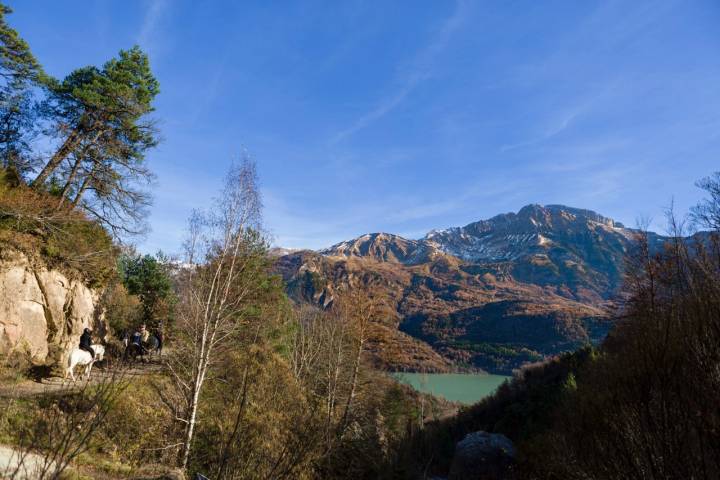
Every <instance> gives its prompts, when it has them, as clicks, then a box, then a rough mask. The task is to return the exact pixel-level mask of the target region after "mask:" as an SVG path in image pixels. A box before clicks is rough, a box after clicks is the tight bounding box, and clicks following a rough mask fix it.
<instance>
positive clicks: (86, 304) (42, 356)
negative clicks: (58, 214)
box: [0, 251, 103, 364]
mask: <svg viewBox="0 0 720 480" xmlns="http://www.w3.org/2000/svg"><path fill="white" fill-rule="evenodd" d="M2 254H3V255H2V259H1V260H0V355H3V354H8V353H10V352H13V351H20V352H23V353H26V354H27V355H28V356H29V357H30V359H31V360H32V361H33V363H36V364H42V363H47V364H52V363H62V362H65V361H66V359H67V356H68V355H69V353H70V351H72V349H73V348H74V346H75V345H76V344H77V343H78V341H79V338H80V335H81V333H82V331H83V329H84V328H85V327H91V328H92V327H93V326H99V325H100V324H102V323H103V316H102V314H101V312H99V310H98V308H97V305H98V300H99V297H100V293H99V292H97V291H95V290H93V289H91V288H89V287H87V286H86V285H84V284H83V283H82V281H81V280H79V279H74V278H68V276H66V275H65V274H64V273H62V272H60V271H58V270H49V269H47V268H45V267H44V266H42V265H35V264H33V263H32V262H30V260H29V259H28V258H27V256H25V255H23V254H21V253H19V252H8V251H3V252H2Z"/></svg>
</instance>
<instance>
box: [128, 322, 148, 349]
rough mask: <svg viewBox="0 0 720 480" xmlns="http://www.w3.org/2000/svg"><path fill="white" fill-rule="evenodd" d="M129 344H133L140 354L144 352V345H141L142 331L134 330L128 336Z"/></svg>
mask: <svg viewBox="0 0 720 480" xmlns="http://www.w3.org/2000/svg"><path fill="white" fill-rule="evenodd" d="M141 330H142V328H141ZM130 345H135V347H136V348H137V350H138V352H140V354H144V353H145V347H144V346H143V342H142V333H141V332H140V330H135V331H134V332H133V334H132V336H131V337H130Z"/></svg>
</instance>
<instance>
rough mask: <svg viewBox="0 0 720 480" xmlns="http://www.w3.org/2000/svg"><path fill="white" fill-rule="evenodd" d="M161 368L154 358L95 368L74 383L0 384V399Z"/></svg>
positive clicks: (48, 380) (57, 379) (129, 377)
mask: <svg viewBox="0 0 720 480" xmlns="http://www.w3.org/2000/svg"><path fill="white" fill-rule="evenodd" d="M162 368H163V366H162V364H161V362H160V360H159V359H157V358H154V359H151V360H150V361H149V362H148V363H135V364H133V365H131V366H129V367H123V368H120V369H115V368H111V367H108V366H99V367H95V368H93V369H92V371H91V373H90V379H89V380H85V379H81V378H80V375H79V374H78V373H76V374H75V378H76V380H75V381H74V382H73V381H72V380H70V379H69V378H68V379H67V380H66V379H64V378H62V377H47V378H42V379H37V380H35V381H33V380H23V381H20V382H17V383H12V384H6V385H2V384H0V398H27V397H34V396H38V395H47V394H53V393H59V392H64V391H68V390H71V389H73V390H79V389H81V388H82V387H83V386H84V385H85V384H86V383H87V382H90V383H91V384H97V383H100V382H102V381H104V380H112V379H113V378H116V379H124V380H132V377H134V376H138V375H150V374H153V373H157V372H159V371H161V370H162ZM0 459H1V457H0Z"/></svg>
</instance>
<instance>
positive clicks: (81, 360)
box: [65, 344, 105, 382]
mask: <svg viewBox="0 0 720 480" xmlns="http://www.w3.org/2000/svg"><path fill="white" fill-rule="evenodd" d="M91 348H92V349H93V351H94V352H95V358H92V357H91V355H90V352H88V351H85V350H80V349H79V348H76V349H73V351H72V353H70V357H69V358H68V367H67V368H66V369H65V378H68V375H69V376H70V378H72V380H73V382H74V381H75V367H76V366H78V365H80V366H84V367H85V370H84V371H83V374H84V375H85V378H86V379H88V378H90V370H92V366H93V364H94V363H95V362H96V361H102V360H103V357H104V356H105V347H104V346H102V345H99V344H95V345H92V346H91Z"/></svg>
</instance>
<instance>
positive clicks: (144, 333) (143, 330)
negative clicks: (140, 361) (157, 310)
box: [140, 323, 150, 345]
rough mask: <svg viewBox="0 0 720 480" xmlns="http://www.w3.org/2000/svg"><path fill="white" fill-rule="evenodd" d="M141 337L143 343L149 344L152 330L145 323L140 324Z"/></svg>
mask: <svg viewBox="0 0 720 480" xmlns="http://www.w3.org/2000/svg"><path fill="white" fill-rule="evenodd" d="M140 337H141V339H142V343H143V345H147V344H148V340H150V330H148V329H147V327H146V326H145V324H144V323H143V324H142V325H140Z"/></svg>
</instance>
